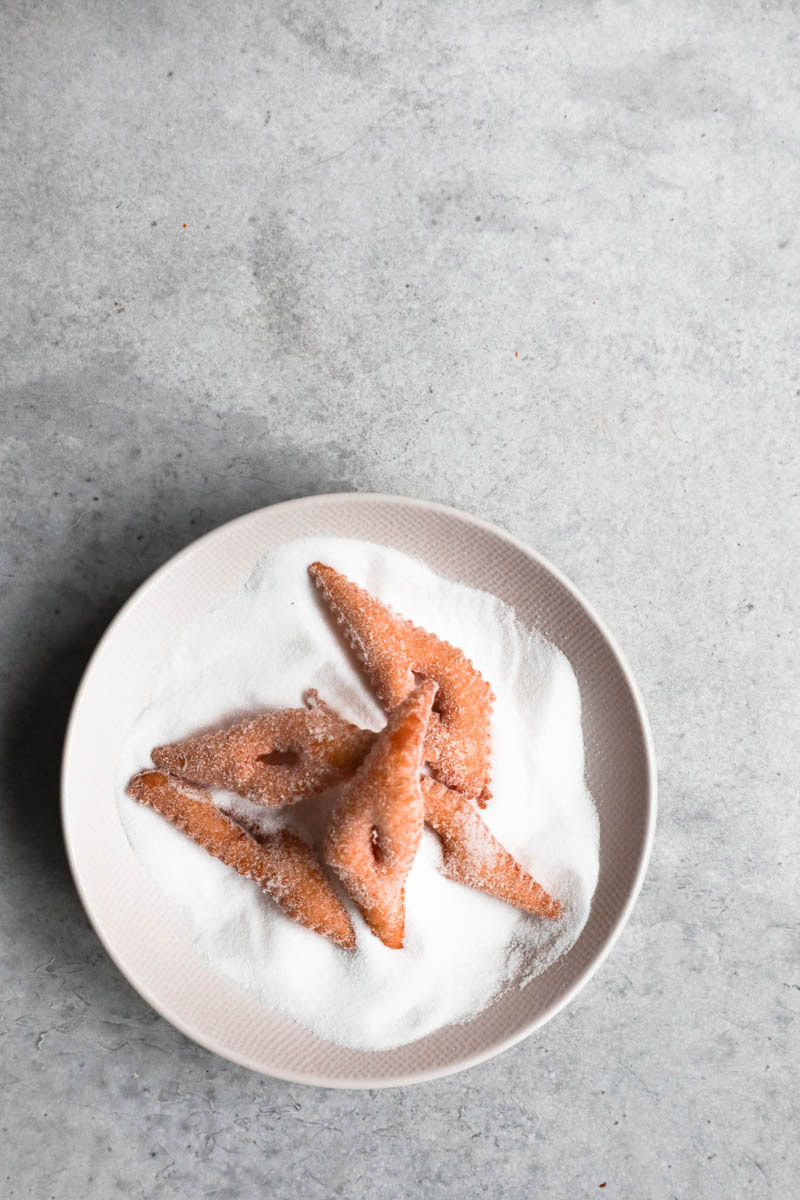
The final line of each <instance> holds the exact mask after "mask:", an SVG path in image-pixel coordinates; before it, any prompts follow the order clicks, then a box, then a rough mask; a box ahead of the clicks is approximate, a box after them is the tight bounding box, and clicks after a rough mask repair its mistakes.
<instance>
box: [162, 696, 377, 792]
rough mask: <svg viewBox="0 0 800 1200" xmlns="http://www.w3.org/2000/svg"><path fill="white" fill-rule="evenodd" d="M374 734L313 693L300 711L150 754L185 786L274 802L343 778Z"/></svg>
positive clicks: (240, 724) (261, 717)
mask: <svg viewBox="0 0 800 1200" xmlns="http://www.w3.org/2000/svg"><path fill="white" fill-rule="evenodd" d="M374 739H375V734H374V733H371V732H370V731H369V730H365V729H358V728H357V726H355V725H351V724H350V723H349V722H348V721H345V720H344V719H343V718H342V717H340V716H339V715H338V714H337V713H335V712H334V711H333V709H331V708H329V707H328V705H327V704H325V702H324V701H322V700H320V698H319V696H318V695H317V693H316V692H315V691H313V690H312V691H309V692H308V693H307V695H306V697H305V707H304V708H287V709H283V710H281V711H279V712H270V713H263V714H261V715H259V716H257V717H251V718H249V719H247V720H245V721H239V722H238V723H237V724H235V725H230V726H228V727H227V728H226V729H220V730H217V731H215V732H214V733H206V734H202V735H201V736H200V737H195V738H187V739H186V740H185V741H181V742H173V743H172V744H171V745H169V746H157V747H156V748H155V749H154V750H153V752H152V756H151V757H152V759H153V762H154V763H155V765H156V766H157V767H160V768H161V769H162V770H164V771H168V772H170V774H173V775H179V776H180V777H181V778H182V779H188V780H189V781H190V782H191V783H198V784H201V785H202V786H203V787H218V788H226V789H227V790H228V791H230V792H236V794H237V795H239V796H244V797H245V799H247V800H252V801H253V802H254V803H255V804H266V805H269V806H270V807H278V806H280V805H283V804H294V803H295V802H296V801H298V800H302V799H304V798H305V797H307V796H312V795H314V794H315V793H317V792H323V791H325V790H326V789H327V788H329V787H331V786H332V785H333V784H335V783H338V782H340V780H342V779H345V778H347V776H348V775H351V774H352V773H353V771H354V770H355V769H356V767H357V766H358V765H359V763H360V762H361V761H362V759H363V758H364V755H365V754H366V752H367V750H368V749H369V747H370V746H371V745H372V742H373V741H374Z"/></svg>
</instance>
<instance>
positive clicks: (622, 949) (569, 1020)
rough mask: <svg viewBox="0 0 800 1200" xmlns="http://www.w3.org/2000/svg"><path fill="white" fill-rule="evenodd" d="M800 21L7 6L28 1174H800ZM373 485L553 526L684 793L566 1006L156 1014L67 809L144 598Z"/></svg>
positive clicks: (3, 861) (14, 947)
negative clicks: (304, 1015)
mask: <svg viewBox="0 0 800 1200" xmlns="http://www.w3.org/2000/svg"><path fill="white" fill-rule="evenodd" d="M798 33H800V14H799V13H798V7H797V5H796V4H793V3H788V2H787V3H780V2H775V3H766V2H765V3H763V4H757V3H728V2H723V0H717V2H716V3H709V2H707V0H706V2H705V3H702V2H701V3H699V4H695V3H689V2H681V3H678V4H675V5H664V4H662V3H630V4H624V3H596V4H594V3H585V4H584V3H578V2H576V0H559V2H550V0H545V2H543V3H529V4H523V3H519V2H518V0H517V2H515V3H514V2H507V0H497V2H496V3H478V4H477V5H474V6H470V5H450V4H447V3H444V2H442V3H415V2H414V0H408V2H406V3H394V2H389V0H385V2H381V0H368V2H364V3H358V2H348V3H325V2H324V0H287V2H286V3H282V4H278V3H267V4H263V3H256V2H255V0H252V2H248V0H227V2H226V3H224V4H223V3H213V2H211V0H194V2H193V3H188V2H187V3H157V2H156V0H150V2H137V3H134V2H133V0H122V2H120V3H116V4H106V3H103V0H94V2H92V0H85V2H84V3H80V4H76V3H54V2H52V0H50V2H48V0H45V2H43V3H32V2H27V3H26V2H21V3H14V2H13V0H12V2H10V3H9V4H7V5H5V6H4V10H3V13H2V15H1V16H0V45H2V47H3V52H2V67H0V71H1V72H2V88H3V110H4V117H3V120H2V122H0V144H1V149H2V172H1V173H0V216H1V217H2V228H1V229H0V247H2V249H1V251H0V271H2V275H3V287H2V295H1V297H0V303H2V318H3V319H2V339H3V340H2V353H0V371H2V377H3V390H2V413H3V421H2V447H3V450H2V454H3V458H2V504H3V510H2V516H3V532H4V535H5V536H4V537H3V539H2V540H3V543H4V551H3V553H4V558H3V564H2V605H3V612H2V622H1V623H0V636H2V646H1V647H0V668H1V669H2V673H3V684H4V686H3V695H2V703H3V751H4V753H3V769H4V775H3V784H2V788H3V790H2V805H1V808H0V812H1V813H2V835H1V837H2V840H1V844H0V856H1V857H0V870H1V871H2V896H1V897H0V898H1V899H2V912H1V913H0V944H2V956H1V958H0V964H1V968H2V981H1V982H0V1047H1V1049H0V1136H1V1138H2V1143H1V1144H2V1147H3V1149H2V1154H0V1191H2V1192H3V1194H4V1195H7V1196H9V1197H37V1198H38V1197H45V1198H47V1197H57V1198H58V1200H61V1198H62V1197H92V1198H94V1197H98V1198H102V1200H105V1198H107V1197H110V1196H114V1195H126V1196H127V1195H129V1196H134V1197H148V1198H150V1197H154V1196H169V1197H173V1196H174V1197H187V1198H188V1197H192V1198H194V1197H197V1196H204V1197H206V1196H208V1197H210V1196H214V1197H226V1198H227V1197H230V1198H234V1197H236V1198H238V1197H251V1196H252V1197H255V1196H264V1195H269V1196H276V1197H284V1196H285V1197H297V1196H300V1197H303V1198H305V1197H309V1198H312V1200H314V1198H317V1197H328V1196H343V1197H354V1198H356V1200H360V1198H362V1197H365V1198H366V1197H373V1196H381V1197H383V1196H387V1197H412V1196H418V1195H425V1196H426V1197H432V1198H437V1197H448V1198H450V1197H461V1196H467V1195H470V1196H471V1195H487V1196H489V1197H522V1196H528V1195H543V1196H544V1195H546V1196H549V1197H568V1198H573V1197H580V1196H592V1195H600V1194H602V1195H606V1196H609V1197H611V1196H624V1197H636V1198H637V1200H638V1198H647V1197H662V1196H663V1197H687V1198H692V1200H694V1198H695V1197H699V1196H702V1197H706V1196H711V1197H717V1196H719V1197H722V1196H726V1197H727V1196H739V1195H744V1194H747V1195H748V1196H780V1197H784V1196H787V1195H789V1194H792V1193H793V1192H794V1189H795V1188H796V1180H797V1174H796V1173H797V1168H798V1166H799V1165H800V1163H798V1152H797V1144H796V1138H797V1118H798V1100H797V1075H796V1069H797V1065H798V1057H799V1055H798V1049H799V1047H798V1032H797V1030H798V1025H797V1021H796V1020H793V1018H795V1017H796V1014H797V1011H798V1008H799V1007H800V973H798V954H799V952H800V946H799V945H798V942H799V940H800V939H799V935H800V921H799V919H798V908H797V899H798V874H799V872H798V845H800V839H799V837H798V835H799V834H800V829H799V828H798V826H799V824H800V822H799V821H798V797H797V783H796V780H797V771H798V766H800V758H798V748H797V739H796V736H792V734H793V733H794V734H795V735H796V727H795V729H794V730H793V729H792V725H793V722H792V721H791V718H792V716H796V711H793V710H796V703H797V702H796V694H795V692H796V687H797V679H798V668H799V667H800V663H798V649H797V639H796V628H797V620H798V614H797V607H798V601H797V595H798V582H799V581H798V571H797V553H798V548H799V547H798V537H797V532H798V525H800V506H799V505H798V470H797V468H798V450H799V449H800V438H799V436H798V435H799V434H800V428H799V424H800V423H799V421H798V404H799V403H800V400H798V397H800V378H799V377H798V367H797V348H798V342H797V332H798V297H797V286H798V267H799V266H800V253H799V251H798V245H799V244H798V231H797V208H798V194H799V189H800V158H799V157H798V141H797V139H798V132H799V131H800V120H799V118H800V103H798V94H797V90H796V87H797V80H798V77H799V74H800V53H798ZM350 489H358V490H374V491H388V492H397V493H402V494H406V495H412V496H422V497H428V498H431V499H435V500H441V501H445V502H447V503H450V504H453V505H456V506H459V507H461V508H464V509H466V510H468V511H469V512H473V513H478V514H480V515H482V516H484V517H486V518H488V519H489V520H491V521H495V522H497V523H498V524H499V525H501V526H503V527H505V528H507V529H510V530H512V531H513V532H514V533H515V534H517V535H519V536H521V537H522V538H524V539H527V540H528V541H529V542H530V543H531V544H533V545H534V546H535V547H537V548H538V549H539V550H540V551H542V552H543V553H544V554H545V555H547V556H548V557H550V558H551V559H552V560H553V561H554V562H556V563H557V564H558V565H559V566H560V567H561V568H562V569H563V570H564V571H565V572H566V573H567V574H568V575H569V576H570V577H571V578H572V579H573V580H574V581H575V582H576V583H577V584H578V586H579V587H581V588H582V589H583V590H584V591H585V593H586V594H587V595H588V596H589V598H590V599H591V600H592V601H593V602H594V603H595V604H596V606H597V607H598V609H599V610H600V612H601V613H603V614H604V616H605V617H606V619H607V620H608V622H609V624H610V625H611V627H612V629H613V630H614V632H615V633H616V635H617V636H618V638H619V640H620V642H621V644H622V646H623V647H624V649H625V651H626V652H627V654H628V656H629V658H630V661H631V663H632V666H633V668H634V670H635V672H636V674H637V677H638V679H639V682H640V684H641V687H642V690H643V692H644V695H645V699H646V702H647V704H648V707H649V712H650V716H651V719H652V723H653V730H654V735H655V741H656V747H657V751H658V755H659V765H660V785H661V792H660V803H661V809H660V822H659V828H658V833H657V839H656V846H655V852H654V856H653V861H652V864H651V868H650V871H649V874H648V878H647V881H646V884H645V888H644V891H643V894H642V897H641V899H640V902H639V904H638V906H637V908H636V911H635V913H634V915H633V918H632V920H631V922H630V925H629V926H628V928H627V930H626V931H625V933H624V935H623V937H622V939H621V941H620V943H619V945H618V946H617V948H616V949H615V951H614V953H613V954H612V956H611V958H610V959H609V961H608V962H607V964H606V965H605V966H604V967H603V969H602V970H601V972H600V974H599V975H598V976H597V977H596V978H595V979H594V980H593V981H592V982H591V984H590V985H589V986H588V987H587V988H586V989H585V991H584V992H583V993H582V994H581V995H580V996H579V997H578V999H577V1000H576V1001H575V1002H574V1003H573V1004H572V1005H571V1006H570V1007H569V1009H568V1010H567V1011H566V1012H564V1013H562V1014H561V1015H560V1016H558V1017H557V1018H556V1019H555V1020H553V1021H552V1023H551V1024H549V1025H548V1026H547V1027H546V1028H545V1029H544V1030H542V1031H541V1032H540V1033H539V1034H537V1035H536V1036H534V1037H532V1038H530V1039H529V1040H528V1041H527V1042H525V1043H523V1044H522V1045H520V1046H518V1047H516V1048H515V1049H513V1050H511V1051H509V1052H508V1053H506V1054H504V1055H502V1056H501V1057H500V1058H498V1059H495V1060H494V1061H493V1062H490V1063H486V1064H484V1065H483V1066H481V1067H478V1068H476V1069H474V1070H472V1071H470V1072H467V1073H466V1074H463V1075H461V1076H456V1077H454V1078H451V1079H448V1080H444V1081H441V1082H438V1083H434V1084H428V1085H425V1086H421V1087H418V1088H412V1089H404V1090H394V1091H387V1092H379V1093H370V1094H362V1093H355V1092H350V1093H333V1092H327V1093H326V1092H323V1091H317V1090H313V1089H308V1088H302V1087H292V1086H289V1085H286V1084H284V1083H278V1082H273V1081H271V1080H269V1079H264V1078H261V1077H259V1076H256V1075H254V1074H250V1073H248V1072H247V1071H245V1070H243V1069H240V1068H239V1067H235V1066H232V1065H229V1064H228V1063H226V1062H224V1061H222V1060H220V1059H218V1058H215V1057H214V1056H212V1055H210V1054H208V1053H206V1052H205V1051H204V1050H201V1049H200V1048H198V1047H197V1046H195V1045H192V1044H191V1043H189V1042H188V1041H187V1040H186V1039H185V1038H184V1037H183V1036H181V1035H180V1034H178V1033H176V1032H175V1031H174V1030H173V1029H171V1028H170V1027H169V1026H168V1025H167V1024H165V1022H164V1021H162V1020H161V1019H160V1018H159V1017H157V1016H156V1015H155V1014H154V1013H153V1012H151V1011H150V1009H149V1008H148V1006H147V1005H146V1004H145V1003H144V1002H143V1001H142V1000H140V999H139V997H138V996H137V995H136V993H135V992H133V991H132V989H131V988H130V987H129V986H128V984H127V983H126V982H125V980H124V979H122V978H121V976H120V975H119V974H118V973H117V971H116V970H115V968H114V967H113V966H112V965H111V964H110V962H109V960H108V959H107V957H106V955H105V954H104V952H103V951H102V949H101V948H100V946H99V944H98V941H97V939H96V938H95V936H94V934H93V933H92V931H91V929H90V928H89V926H88V923H87V921H86V919H85V917H84V915H83V913H82V910H81V908H80V905H79V903H78V900H77V898H76V896H75V893H74V891H73V888H72V886H71V882H70V879H69V875H68V872H67V869H66V865H65V861H64V856H63V852H62V848H61V842H60V830H59V823H58V815H57V800H58V795H57V791H58V784H57V772H58V758H59V751H60V743H61V738H62V735H63V729H64V722H65V719H66V715H67V711H68V707H69V704H70V700H71V697H72V694H73V692H74V689H75V687H76V684H77V681H78V678H79V676H80V673H81V670H82V668H83V666H84V664H85V662H86V659H87V657H88V654H89V652H90V650H91V648H92V646H93V644H94V642H95V641H96V639H97V637H98V636H99V634H100V632H101V631H102V629H103V627H104V626H105V624H106V623H107V621H108V620H109V618H110V617H111V615H112V614H113V613H114V611H115V609H116V608H117V607H118V606H119V605H120V604H121V602H122V601H123V600H124V599H125V598H126V597H127V596H128V595H129V593H130V592H131V590H132V589H133V588H134V587H135V586H136V585H137V584H139V583H140V582H141V581H142V580H143V579H144V578H145V577H146V576H147V575H148V573H149V572H150V571H152V570H153V568H155V567H156V566H158V565H159V564H160V563H162V562H164V561H165V560H166V559H167V558H168V557H169V556H170V555H172V554H173V553H174V552H175V551H176V550H178V549H180V548H181V547H182V546H184V545H186V544H187V543H188V542H189V541H191V540H192V539H193V538H194V537H196V536H197V535H198V534H201V533H203V532H204V531H205V530H208V529H210V528H212V527H214V526H216V525H218V524H219V523H220V522H222V521H225V520H227V519H228V518H230V517H233V516H235V515H237V514H239V513H243V512H246V511H248V510H249V509H252V508H255V507H258V506H261V505H264V504H270V503H272V502H273V501H276V500H282V499H285V498H287V497H290V496H297V495H302V494H305V493H309V492H321V491H331V490H334V491H335V490H350ZM603 1184H605V1185H606V1187H605V1190H604V1191H603V1192H599V1191H598V1189H599V1188H600V1187H601V1185H603Z"/></svg>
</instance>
